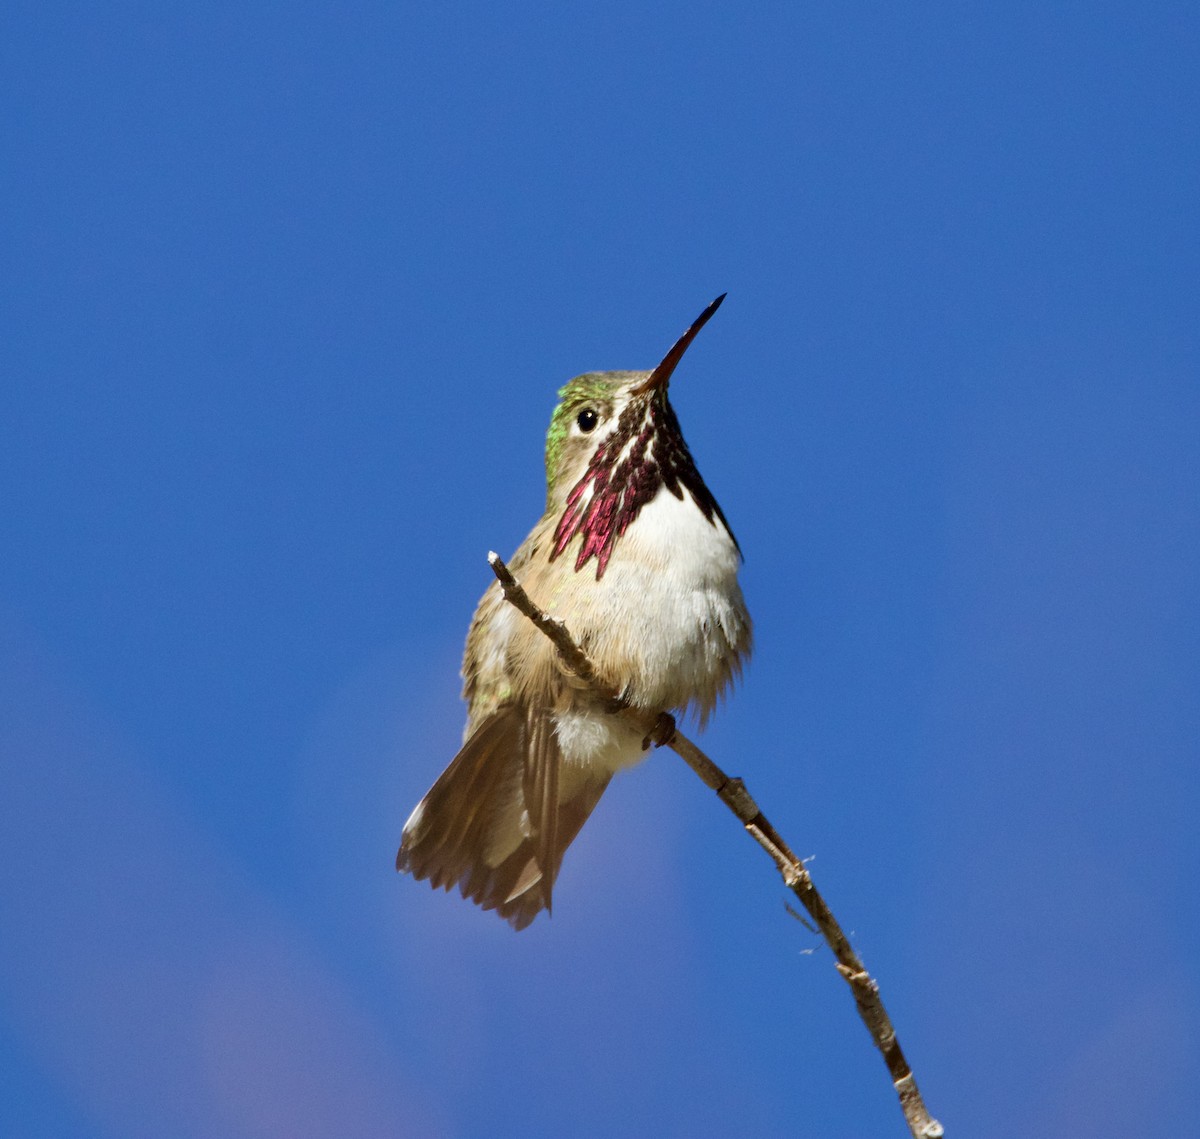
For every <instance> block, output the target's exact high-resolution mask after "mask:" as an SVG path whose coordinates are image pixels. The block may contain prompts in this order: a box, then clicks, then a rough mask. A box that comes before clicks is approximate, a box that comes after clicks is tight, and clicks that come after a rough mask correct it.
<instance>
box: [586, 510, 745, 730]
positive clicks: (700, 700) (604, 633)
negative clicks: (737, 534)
mask: <svg viewBox="0 0 1200 1139" xmlns="http://www.w3.org/2000/svg"><path fill="white" fill-rule="evenodd" d="M571 555H572V551H570V550H568V551H567V553H566V555H565V556H568V557H570V556H571ZM739 561H740V557H739V555H738V551H737V547H736V546H735V545H734V543H733V539H732V538H731V537H730V536H729V532H728V531H727V530H726V529H725V527H724V526H723V525H722V523H721V521H720V520H719V519H714V520H713V521H712V522H710V521H709V520H708V519H706V518H705V517H704V515H703V514H702V513H701V512H700V510H699V508H698V507H697V506H696V505H695V503H694V502H693V501H692V500H691V496H690V495H689V494H688V493H687V491H684V497H683V498H682V499H678V498H676V497H675V496H674V495H673V494H671V493H670V492H669V491H667V490H665V489H663V490H660V491H659V492H658V494H657V495H656V496H655V497H654V499H653V500H652V501H651V502H649V503H648V504H647V505H646V506H645V507H643V508H642V510H641V512H640V513H639V514H638V516H637V518H636V519H635V520H634V523H633V525H632V526H631V527H630V528H629V530H628V531H627V532H626V533H625V534H624V535H623V536H622V537H621V538H620V539H619V540H618V541H617V544H616V548H615V549H614V551H613V555H612V559H611V560H610V562H609V563H608V567H607V568H606V570H605V572H604V575H603V576H602V577H601V578H600V580H599V581H591V582H589V583H588V587H587V588H586V589H577V590H572V591H571V600H570V602H569V603H568V604H569V605H570V606H571V607H572V608H574V609H575V610H576V612H574V613H572V614H570V615H568V614H567V613H566V612H564V613H563V614H562V615H563V617H564V618H565V619H566V620H567V622H568V625H569V626H571V627H574V628H577V629H579V630H580V631H581V632H582V633H583V635H584V636H585V637H586V639H587V642H588V645H589V651H590V652H592V653H593V654H594V656H595V658H596V659H597V661H600V662H605V663H607V662H610V661H611V662H614V663H615V662H617V661H620V672H621V673H622V674H623V675H624V676H626V677H627V678H628V680H627V688H626V694H627V696H628V698H629V699H631V700H632V701H633V702H634V703H636V704H638V705H641V706H644V707H647V708H683V707H685V706H687V705H695V706H696V707H698V708H699V709H700V711H701V714H702V715H704V714H706V713H707V712H708V711H709V710H710V709H711V708H712V706H713V704H714V703H715V702H716V699H717V696H718V695H719V694H720V692H721V690H722V689H723V688H724V687H725V686H726V684H727V683H728V682H729V680H730V678H731V674H732V673H733V671H734V670H735V669H736V667H737V663H738V658H739V657H740V656H741V655H743V654H744V653H745V652H747V651H748V650H749V643H750V618H749V615H748V614H747V612H746V604H745V601H744V600H743V599H742V591H741V589H740V588H739V586H738V582H737V569H738V563H739ZM594 564H595V563H592V562H589V564H588V565H587V566H585V567H584V569H583V570H582V571H580V572H581V573H586V574H593V573H594V572H595V571H594V569H593V568H592V567H593V566H594Z"/></svg>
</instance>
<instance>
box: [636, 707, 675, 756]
mask: <svg viewBox="0 0 1200 1139" xmlns="http://www.w3.org/2000/svg"><path fill="white" fill-rule="evenodd" d="M674 738H675V717H674V716H672V715H671V713H670V712H659V714H658V719H657V720H655V721H654V727H652V728H651V729H650V734H649V735H647V736H646V738H645V739H644V740H642V751H648V750H649V748H650V745H651V744H653V745H654V746H655V747H663V746H665V745H666V744H669V743H670V742H671V741H672V740H673V739H674Z"/></svg>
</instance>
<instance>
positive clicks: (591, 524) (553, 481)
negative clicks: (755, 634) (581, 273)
mask: <svg viewBox="0 0 1200 1139" xmlns="http://www.w3.org/2000/svg"><path fill="white" fill-rule="evenodd" d="M724 299H725V296H724V294H722V295H721V296H719V297H717V299H716V300H715V301H713V303H712V304H710V305H709V306H708V308H706V309H705V310H704V311H703V312H702V313H701V314H700V315H699V316H698V317H697V318H696V320H695V322H694V323H693V324H692V326H691V327H690V328H689V329H688V330H687V332H685V333H684V334H683V335H682V336H681V337H680V338H679V340H678V341H676V343H675V345H674V346H673V347H672V348H671V350H670V351H669V352H668V353H667V354H666V356H665V357H663V360H662V363H661V364H659V365H658V367H657V368H655V369H654V370H653V371H651V372H587V373H585V374H584V375H582V376H576V377H575V379H573V380H572V381H571V382H570V383H568V384H567V385H566V387H564V388H562V389H561V390H560V391H559V393H558V406H557V407H556V408H555V409H554V415H553V416H552V418H551V420H550V430H549V431H548V432H547V434H546V512H547V514H559V515H561V517H560V519H559V523H558V527H557V530H556V532H555V537H554V549H553V552H552V553H551V555H550V556H551V558H552V559H553V558H555V557H557V556H558V555H559V554H560V553H562V552H563V551H564V550H565V549H566V548H567V546H568V545H570V543H571V541H572V539H573V538H574V537H575V536H576V535H577V534H583V543H582V545H581V548H580V551H579V554H578V556H577V558H576V566H575V568H576V570H579V569H582V568H583V566H584V564H585V563H586V562H587V561H588V559H589V558H591V557H593V556H595V557H596V561H597V569H596V576H597V577H599V576H600V575H601V574H602V573H603V572H604V567H605V566H606V565H607V564H608V558H609V555H610V554H611V553H612V550H613V546H614V545H615V543H616V541H617V539H618V538H619V537H620V536H621V535H622V534H623V533H624V532H625V530H626V529H627V528H628V527H629V525H630V524H631V523H632V521H633V520H634V518H635V517H636V516H637V514H638V512H639V511H640V510H641V508H642V507H643V506H644V505H645V504H646V503H648V502H649V501H650V500H651V499H652V498H653V497H654V496H655V495H656V494H657V493H658V492H659V490H660V489H661V488H662V487H664V486H665V487H666V488H667V489H668V490H669V491H670V492H671V493H672V494H674V495H676V496H677V497H679V498H682V497H683V493H684V488H686V490H688V491H689V492H691V495H692V498H693V499H694V500H695V501H696V504H697V506H698V507H699V508H700V510H701V511H702V512H703V513H704V515H705V516H706V517H707V518H708V519H709V520H710V521H712V519H713V515H714V513H715V514H716V516H717V517H719V518H720V519H721V522H722V524H724V521H725V520H724V516H723V515H721V510H720V507H718V506H717V504H716V501H715V500H714V499H713V497H712V495H711V494H710V493H709V491H708V488H707V487H706V486H705V485H704V483H703V480H702V479H701V478H700V474H699V472H698V471H697V470H696V466H695V464H694V463H693V461H692V456H691V454H690V453H689V452H688V449H687V444H686V443H684V441H683V433H682V432H681V431H680V429H679V420H678V419H677V418H676V416H675V411H674V409H673V408H672V407H671V404H670V403H669V402H668V400H667V385H668V383H669V382H670V379H671V373H672V372H674V370H675V366H676V364H678V363H679V361H680V359H681V358H682V356H683V354H684V352H686V351H687V348H688V345H689V344H691V342H692V340H693V339H695V336H696V333H697V332H699V331H700V329H701V328H703V327H704V324H705V323H706V322H707V320H708V318H709V317H710V316H712V314H713V313H714V312H716V310H717V306H718V305H720V303H721V302H722V301H723V300H724ZM726 528H728V527H726Z"/></svg>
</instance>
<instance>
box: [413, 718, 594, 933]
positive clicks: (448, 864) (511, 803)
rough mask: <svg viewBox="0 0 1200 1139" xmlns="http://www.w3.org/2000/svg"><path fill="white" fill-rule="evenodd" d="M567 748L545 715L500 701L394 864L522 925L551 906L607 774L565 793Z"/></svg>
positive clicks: (424, 808) (423, 805)
mask: <svg viewBox="0 0 1200 1139" xmlns="http://www.w3.org/2000/svg"><path fill="white" fill-rule="evenodd" d="M561 768H562V754H561V752H560V750H559V746H558V740H557V737H556V736H555V732H554V726H553V724H552V722H551V721H550V719H549V717H548V716H547V714H546V713H545V712H543V711H540V710H533V709H526V708H522V707H519V706H517V705H514V704H507V705H504V706H502V707H500V708H498V709H497V710H496V711H495V712H493V713H492V715H490V716H489V717H488V718H487V719H486V720H484V721H483V723H481V724H480V725H479V727H478V728H477V729H476V730H475V731H474V732H473V733H472V734H471V737H470V738H469V739H468V740H467V741H466V743H464V744H463V746H462V748H461V750H460V751H459V753H458V755H456V756H455V757H454V759H453V760H452V761H451V763H450V766H449V767H447V768H446V770H445V771H443V772H442V774H441V775H440V776H439V777H438V780H437V782H436V783H434V785H433V786H432V787H431V788H430V790H429V793H428V794H427V795H426V796H425V798H424V799H422V800H421V802H420V803H419V804H418V805H417V808H416V810H415V811H413V813H412V815H411V816H410V818H409V820H408V822H407V823H405V825H404V835H403V838H402V840H401V845H400V850H399V853H398V854H397V855H396V869H397V870H401V871H407V872H409V873H411V874H412V875H413V876H414V877H416V878H427V879H428V880H429V883H430V885H431V886H433V887H435V888H438V887H440V888H442V889H445V890H449V889H450V888H451V887H452V886H458V888H459V890H460V891H461V893H462V895H463V897H464V898H470V899H471V901H473V902H475V903H477V904H478V905H479V906H481V907H482V908H483V909H485V910H491V909H494V910H495V911H496V912H497V913H498V914H499V915H500V916H501V917H502V918H504V919H505V920H506V921H508V922H509V923H510V924H511V925H512V926H513V927H514V928H515V929H524V928H525V927H526V926H527V925H529V923H530V922H532V921H533V919H534V918H535V917H537V915H538V914H539V913H540V912H541V911H542V910H549V909H550V903H551V893H552V890H553V887H554V880H555V879H556V878H557V877H558V869H559V866H561V864H562V858H563V853H564V852H565V851H566V849H567V847H568V846H570V844H571V842H572V841H573V840H574V839H575V836H576V835H577V834H578V833H579V829H580V827H582V826H583V824H584V821H585V820H586V819H587V817H588V815H590V814H591V812H592V809H593V808H594V807H595V805H596V803H597V802H599V799H600V796H601V794H603V792H604V788H605V787H606V786H607V785H608V780H607V779H604V780H602V781H585V783H584V784H583V785H582V786H580V787H579V788H572V791H571V795H570V798H569V799H568V800H567V801H566V802H560V801H559V790H560V788H559V782H560V781H559V775H560V772H561Z"/></svg>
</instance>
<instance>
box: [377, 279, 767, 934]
mask: <svg viewBox="0 0 1200 1139" xmlns="http://www.w3.org/2000/svg"><path fill="white" fill-rule="evenodd" d="M724 299H725V295H724V294H722V295H721V296H719V297H717V299H716V300H715V301H713V302H712V304H710V305H709V306H708V307H707V308H706V309H705V310H704V311H703V312H702V313H701V314H700V316H699V317H697V318H696V320H695V321H694V322H693V324H692V325H691V327H690V328H689V329H688V330H687V331H686V332H685V333H684V334H683V336H682V337H680V339H679V340H678V341H677V342H676V343H675V345H674V346H673V347H672V348H671V350H670V351H669V352H668V353H667V354H666V356H665V357H664V358H663V360H662V362H661V363H660V364H659V365H658V367H657V368H655V369H654V370H653V371H650V372H587V373H585V374H584V375H581V376H576V377H575V378H574V379H573V380H571V381H570V382H569V383H568V384H567V385H566V386H565V387H563V388H562V389H561V390H560V391H559V393H558V405H557V406H556V407H555V409H554V413H553V416H552V417H551V420H550V428H549V431H548V432H547V434H546V456H545V460H546V509H545V513H544V514H543V515H542V517H541V519H540V520H539V521H538V523H537V525H536V526H534V528H533V530H532V531H531V532H530V534H529V536H528V537H527V538H526V539H525V541H524V542H522V543H521V545H520V547H519V548H518V550H517V552H516V553H515V554H514V555H513V557H512V559H511V561H510V562H509V568H510V570H511V571H512V573H513V575H514V576H515V577H516V578H517V580H518V581H520V582H521V584H522V585H523V586H524V588H525V591H526V592H527V593H528V595H529V596H530V598H531V599H532V600H533V602H534V603H535V604H536V605H538V606H539V607H540V608H541V609H542V610H543V611H545V612H547V613H549V614H551V615H553V616H554V617H557V618H558V619H559V620H561V621H563V622H564V623H565V624H566V627H567V629H568V630H569V631H570V633H571V635H572V636H573V637H574V638H575V640H576V641H577V642H578V643H579V645H580V646H581V647H582V648H583V650H584V652H585V653H587V655H588V656H589V658H590V659H591V661H592V663H593V665H594V666H595V669H596V673H597V676H598V677H599V678H600V679H601V680H602V681H603V682H605V684H606V685H607V686H608V687H609V689H610V690H611V691H615V692H617V693H619V695H620V700H621V702H622V703H623V704H625V705H627V706H630V707H633V708H635V709H639V710H642V711H644V712H646V713H647V717H648V718H650V717H653V716H654V715H655V714H657V713H661V712H663V711H673V712H676V713H679V714H683V713H686V712H689V711H690V712H693V713H695V715H696V716H697V718H698V719H699V722H700V725H701V726H702V727H703V725H704V723H705V722H706V721H707V719H708V716H709V714H710V713H711V712H712V711H713V709H714V707H715V706H716V704H717V702H718V700H719V699H720V697H721V696H722V695H723V694H724V693H725V692H726V691H727V689H728V688H729V687H730V685H731V684H732V682H733V680H734V679H735V678H736V677H737V676H739V675H740V673H741V669H742V665H743V663H744V662H745V661H746V659H747V657H748V655H749V653H750V643H751V625H750V615H749V613H748V612H747V611H746V603H745V601H744V599H743V597H742V591H741V588H740V586H739V585H738V578H737V574H738V567H739V565H740V564H741V560H742V555H741V549H740V547H739V546H738V543H737V540H736V539H735V538H734V536H733V531H732V530H731V529H730V527H729V523H728V522H727V521H726V519H725V515H724V513H723V512H722V510H721V508H720V506H718V505H717V500H716V499H715V498H714V497H713V494H712V492H711V491H710V490H709V489H708V486H707V485H706V484H705V482H704V480H703V479H702V478H701V477H700V472H699V471H698V470H697V469H696V464H695V461H694V460H693V459H692V455H691V452H690V451H689V450H688V447H687V444H686V443H685V442H684V439H683V433H682V431H681V430H680V427H679V420H678V418H677V417H676V415H675V411H674V409H673V408H672V406H671V403H670V401H669V400H668V398H667V385H668V383H669V382H670V379H671V375H672V373H673V372H674V371H675V367H676V365H677V364H678V363H679V361H680V359H681V358H682V356H683V354H684V352H686V351H687V348H688V346H689V345H690V344H691V342H692V340H693V339H694V338H695V336H696V334H697V333H698V332H699V331H700V329H701V328H702V327H703V326H704V325H705V323H707V321H708V319H709V317H711V316H712V314H713V313H714V312H716V310H717V307H718V306H719V305H720V304H721V302H722V301H723V300H724ZM462 677H463V698H464V699H465V700H466V701H467V704H468V709H469V710H468V715H467V725H466V730H465V732H464V737H463V745H462V748H461V750H460V751H459V752H458V754H457V755H456V756H455V757H454V759H453V760H451V762H450V765H449V766H448V767H447V768H446V770H445V771H443V772H442V774H441V775H440V776H439V777H438V779H437V781H436V782H435V783H434V785H433V786H432V787H431V788H430V790H429V792H428V793H427V794H426V795H425V797H424V798H423V799H422V800H421V801H420V803H418V804H417V806H416V808H415V810H414V811H413V812H412V814H411V815H410V816H409V818H408V821H407V822H406V823H405V824H404V831H403V836H402V839H401V845H400V850H399V853H398V854H397V855H396V869H397V870H400V871H407V872H410V873H411V874H413V875H414V876H415V877H416V878H425V879H428V880H429V882H430V884H431V885H432V886H433V887H434V888H437V887H443V888H445V889H446V890H449V889H450V888H451V887H452V886H457V887H458V888H459V890H460V892H461V893H462V895H463V897H464V898H469V899H470V900H471V901H473V902H475V903H477V904H478V905H479V906H481V907H482V908H483V909H485V910H495V911H496V912H497V913H498V914H499V915H500V916H501V917H503V918H504V919H506V920H507V921H508V922H509V923H510V924H511V925H512V926H513V927H514V928H515V929H518V930H520V929H524V928H525V927H526V926H528V925H529V924H530V922H532V921H533V919H534V918H535V917H536V916H537V915H538V914H539V913H540V912H541V911H542V910H546V911H549V910H550V908H551V894H552V891H553V887H554V882H555V879H556V878H557V876H558V872H559V868H560V866H561V865H562V859H563V855H564V853H565V852H566V849H567V847H569V846H570V845H571V843H572V842H573V841H574V840H575V838H576V836H577V835H578V834H579V831H580V828H581V827H582V826H583V824H584V823H585V822H586V821H587V818H588V816H589V815H590V814H591V813H592V811H593V809H594V808H595V806H596V804H597V803H598V802H599V801H600V797H601V795H603V794H604V790H605V788H606V787H607V786H608V784H609V781H610V780H611V779H612V777H613V776H614V775H615V774H616V773H617V772H618V771H620V770H622V769H624V768H627V767H631V766H633V765H634V764H636V763H638V762H640V761H641V760H642V759H643V758H645V755H646V752H647V749H648V746H649V741H648V740H647V738H646V733H645V731H644V730H640V729H639V728H638V726H637V725H636V724H635V723H633V722H631V721H630V719H628V718H627V717H625V716H622V715H620V714H619V711H618V710H617V709H615V708H614V707H613V704H612V701H611V700H610V699H606V698H605V697H604V696H602V695H600V694H598V693H597V692H595V691H594V690H593V689H592V688H590V687H589V686H587V685H585V684H584V683H582V682H581V681H580V680H579V679H578V678H577V677H575V676H574V675H573V674H571V673H570V672H569V670H567V669H566V667H565V665H564V664H563V663H562V661H561V659H560V657H559V655H558V651H557V649H556V648H555V646H554V645H553V644H552V643H551V642H550V641H549V640H548V639H547V638H546V637H545V636H544V635H543V634H542V633H541V632H540V631H539V630H538V629H537V628H536V627H535V626H534V625H533V623H532V622H531V621H529V620H528V619H527V618H526V617H524V616H523V615H522V614H521V613H519V612H518V611H517V610H516V609H515V608H514V607H513V606H512V605H510V604H509V603H508V602H507V601H506V600H505V599H504V595H503V593H502V592H501V589H500V585H499V582H493V583H492V584H491V586H490V587H489V588H488V590H487V592H485V593H484V595H483V598H482V599H481V600H480V602H479V605H478V607H477V608H476V610H475V616H474V618H473V619H472V621H471V627H470V631H469V633H468V635H467V644H466V651H465V654H464V656H463V664H462Z"/></svg>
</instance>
